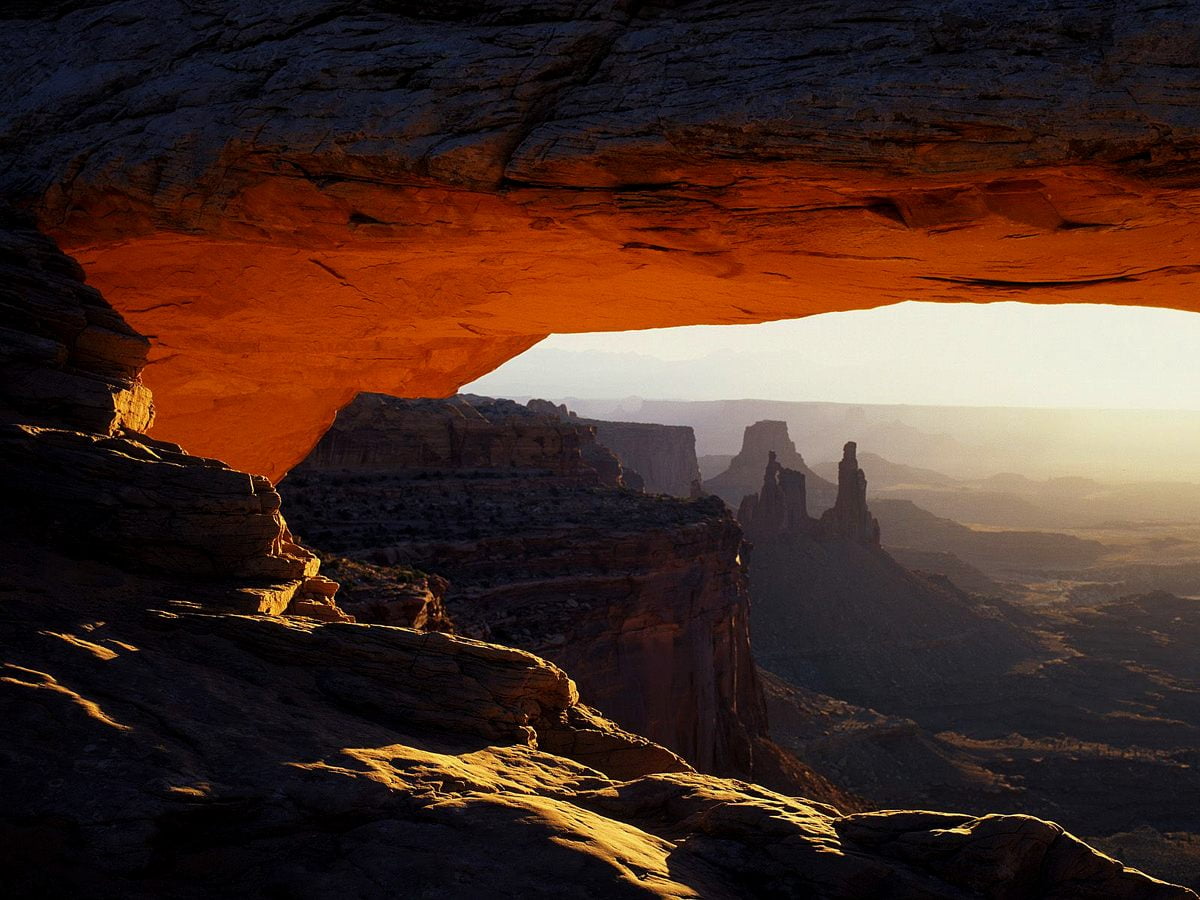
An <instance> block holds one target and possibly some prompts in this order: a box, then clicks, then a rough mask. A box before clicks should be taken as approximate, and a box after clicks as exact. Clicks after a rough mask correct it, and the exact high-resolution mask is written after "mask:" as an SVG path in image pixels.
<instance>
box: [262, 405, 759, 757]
mask: <svg viewBox="0 0 1200 900" xmlns="http://www.w3.org/2000/svg"><path fill="white" fill-rule="evenodd" d="M472 411H475V412H472ZM484 414H486V415H487V416H489V417H490V418H491V419H493V420H494V422H495V424H489V423H487V422H486V420H484V419H483V418H482V415H484ZM473 415H479V416H480V422H483V423H484V424H488V427H489V428H490V429H493V430H489V431H488V432H487V434H489V435H493V434H501V435H505V436H507V435H509V434H510V433H511V429H512V428H513V427H514V426H513V423H514V422H516V423H518V425H519V427H520V428H523V429H524V434H525V440H523V441H522V442H520V446H522V447H526V446H527V447H528V448H529V449H528V451H527V452H523V453H512V452H505V453H504V454H502V455H501V460H502V462H503V465H501V466H492V465H489V466H480V465H479V464H478V463H479V458H478V456H476V455H471V454H466V453H463V454H458V455H454V456H452V455H451V454H448V453H444V452H443V453H431V452H430V450H429V447H430V446H431V445H433V444H436V443H437V442H438V441H440V440H442V439H443V436H444V435H446V434H447V433H448V431H449V430H452V429H457V428H461V423H462V421H463V419H464V417H465V418H467V419H470V420H472V421H473V419H472V416H473ZM343 421H344V423H345V424H343ZM591 432H592V426H591V425H583V424H580V423H579V421H578V420H575V419H572V418H569V417H567V418H562V419H560V418H559V416H558V415H557V413H556V414H555V415H553V416H551V415H550V414H549V413H543V412H542V411H541V408H540V407H538V406H536V405H535V407H534V409H532V410H529V409H526V408H524V407H521V406H519V405H517V404H514V403H511V402H509V401H499V400H491V399H490V398H474V397H472V398H457V399H455V400H453V401H430V400H400V399H397V398H384V397H378V396H369V397H361V398H359V400H357V401H356V402H355V403H354V404H352V405H351V406H350V407H348V408H347V409H346V410H343V411H342V412H341V413H339V416H338V421H337V422H335V424H334V427H333V428H332V429H331V430H330V432H329V434H327V435H326V436H325V437H324V438H322V440H321V442H320V443H319V444H318V445H317V447H316V448H315V449H314V451H313V453H312V455H311V456H310V458H309V459H307V460H305V461H304V462H303V463H301V464H300V465H299V466H298V467H296V469H295V470H294V471H293V472H292V473H291V474H290V475H289V476H288V478H287V479H286V481H285V482H284V483H283V488H282V489H283V491H284V494H285V495H286V497H287V502H288V508H289V510H290V515H291V516H292V518H293V520H294V522H295V526H296V528H297V531H298V533H300V534H301V535H303V537H304V539H305V540H306V541H308V542H310V543H311V544H312V545H313V546H315V547H318V548H320V549H322V550H327V551H333V552H335V553H339V554H343V555H346V556H351V557H354V558H355V559H356V560H358V561H361V562H365V563H367V564H368V565H370V566H380V565H382V566H397V565H402V566H412V567H415V568H417V569H419V570H421V571H423V572H430V573H436V575H437V576H442V577H444V578H446V579H448V581H449V587H448V588H447V589H446V591H445V595H444V598H445V605H446V608H447V610H448V611H449V615H450V618H451V619H452V620H453V621H454V623H455V626H456V627H457V628H458V629H459V630H460V631H462V632H463V633H466V634H469V635H472V636H475V637H479V638H483V639H486V640H492V641H497V642H500V643H504V644H511V645H514V646H518V647H522V648H525V649H527V650H530V651H533V652H535V653H537V654H539V655H541V656H544V657H546V658H547V659H550V660H553V661H554V662H555V663H557V664H558V665H560V666H562V667H563V668H564V669H566V670H567V671H569V672H571V673H572V677H574V678H575V679H577V680H578V682H579V684H580V685H581V687H582V689H583V690H584V692H585V693H586V695H587V696H588V697H589V701H590V702H591V703H593V704H595V705H596V706H597V707H599V708H600V709H602V710H603V711H604V713H605V715H607V716H609V717H611V718H613V719H614V720H615V721H618V722H621V723H624V725H625V726H626V727H628V728H630V729H631V730H633V731H636V732H638V733H640V734H645V735H647V736H648V737H651V738H652V739H653V740H656V741H658V742H659V743H661V744H663V745H665V746H667V747H669V748H671V749H673V750H674V751H676V752H678V753H680V754H681V755H683V756H684V757H685V758H686V759H688V760H689V761H691V762H693V763H694V764H695V765H697V766H698V767H700V768H701V769H703V770H705V771H710V772H712V771H715V772H729V773H737V774H740V775H743V776H749V775H750V774H751V773H753V772H754V771H755V756H756V753H757V752H758V747H759V745H760V744H761V743H762V742H763V741H764V739H765V735H766V723H765V719H764V717H763V713H762V698H761V695H760V692H759V687H758V683H757V679H756V674H755V670H754V667H753V663H752V661H751V656H750V644H749V627H750V626H749V598H748V594H747V590H746V583H745V574H744V572H743V570H742V566H741V564H740V562H739V560H738V553H739V550H740V547H741V541H742V534H741V530H740V529H739V528H738V526H737V524H736V523H735V522H734V521H733V520H732V518H731V517H730V516H729V515H728V513H726V512H725V510H724V508H723V506H722V504H721V503H720V502H719V501H718V500H716V499H715V498H713V499H701V500H696V501H685V500H681V499H674V498H666V497H655V496H646V495H642V494H639V493H635V492H632V491H627V490H622V489H619V488H617V487H616V486H615V485H608V486H603V485H599V482H598V481H597V480H596V478H595V477H594V473H592V472H591V470H584V469H582V468H581V458H580V455H579V450H578V444H577V442H576V439H577V438H578V436H579V435H580V434H581V433H582V434H584V435H586V436H588V437H589V438H590V436H591ZM351 435H352V436H353V437H351ZM563 435H566V436H568V437H570V438H571V440H563ZM510 444H511V441H509V439H508V438H507V437H505V442H504V443H503V444H502V446H505V447H508V446H509V445H510ZM488 446H498V445H493V444H490V443H489V445H488ZM362 447H370V448H372V449H371V450H370V452H369V453H363V452H360V449H359V448H362ZM560 457H561V458H560ZM490 458H491V457H489V459H490ZM585 475H591V477H584V476H585ZM353 608H354V609H355V610H357V611H358V612H357V613H356V614H357V615H360V616H362V615H365V614H366V610H364V608H363V607H362V605H361V604H354V605H353ZM364 620H365V621H380V620H377V619H374V620H373V619H364ZM384 621H386V620H384ZM406 624H407V623H406ZM762 752H763V754H766V755H767V756H769V755H770V754H771V753H772V751H771V750H770V749H769V748H768V749H767V750H763V751H762ZM764 759H765V761H766V762H768V763H769V762H770V761H769V760H766V758H765V757H764ZM772 765H773V764H772Z"/></svg>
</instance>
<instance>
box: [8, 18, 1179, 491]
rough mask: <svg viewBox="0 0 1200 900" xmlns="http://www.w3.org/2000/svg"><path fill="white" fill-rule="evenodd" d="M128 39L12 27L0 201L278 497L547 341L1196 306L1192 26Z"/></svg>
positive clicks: (216, 445) (153, 373) (1035, 21)
mask: <svg viewBox="0 0 1200 900" xmlns="http://www.w3.org/2000/svg"><path fill="white" fill-rule="evenodd" d="M115 9H116V7H115V6H114V5H113V4H111V3H86V4H75V3H49V4H32V3H23V4H19V5H17V6H15V7H10V8H9V10H8V11H6V13H5V15H6V17H7V18H6V19H5V27H4V33H3V35H2V36H0V51H2V52H0V60H3V63H2V66H3V68H2V71H3V73H4V76H5V77H4V78H3V79H2V80H0V84H2V85H3V87H2V88H0V110H2V111H3V112H2V113H0V116H2V118H0V157H2V163H3V165H0V173H2V174H0V192H2V193H3V194H5V195H8V196H11V197H15V198H18V199H19V200H20V202H22V203H23V204H25V205H26V206H28V207H29V208H31V209H33V210H35V211H36V213H37V215H38V219H39V222H40V223H41V224H42V226H43V227H44V228H46V229H48V230H49V231H50V232H51V233H52V234H53V235H55V236H56V237H57V238H59V239H60V240H61V241H62V242H63V243H64V245H65V246H67V247H69V248H70V249H71V251H72V252H73V253H74V254H75V255H76V256H77V257H78V258H79V259H80V261H81V262H82V264H83V265H84V267H85V269H86V270H87V271H88V273H89V278H90V279H91V281H92V283H93V284H95V285H96V286H98V287H99V288H101V289H102V290H104V291H105V292H106V294H107V295H108V296H109V299H110V301H111V302H112V303H114V305H115V306H116V308H117V309H118V310H120V311H121V312H122V313H123V314H124V315H125V316H126V317H127V318H128V320H129V321H130V322H131V323H132V324H133V326H134V327H135V328H137V329H138V330H139V331H140V332H142V333H144V334H153V335H156V336H157V338H156V343H155V346H154V348H153V349H152V354H151V358H152V360H153V362H154V365H153V366H152V368H151V369H150V371H149V373H148V375H147V378H148V384H149V385H150V387H151V388H153V389H154V391H155V392H156V395H157V396H158V398H159V401H160V406H161V407H162V409H161V411H160V415H159V419H158V423H157V425H156V428H157V436H158V437H160V438H162V439H165V440H171V441H176V442H178V443H181V444H183V445H184V446H186V447H188V449H189V450H190V451H191V452H193V453H199V454H202V455H209V456H216V457H219V458H222V459H226V460H228V461H229V462H230V463H231V464H233V465H234V466H235V467H237V468H241V469H244V470H248V471H251V472H259V473H263V474H266V475H268V476H277V475H279V474H281V473H282V472H283V471H286V469H287V468H288V467H289V466H290V465H291V464H293V463H294V462H296V461H298V460H299V459H301V458H302V457H303V456H304V455H305V453H306V452H307V450H308V449H309V448H311V447H312V446H313V445H314V444H315V443H316V440H317V438H318V437H319V436H320V434H321V432H322V431H323V430H324V429H325V428H326V427H327V426H328V425H329V423H330V422H331V421H332V419H333V415H334V412H335V411H336V410H337V409H338V408H339V407H341V406H343V405H345V404H346V403H348V402H349V401H350V399H351V398H352V397H353V396H354V394H355V393H356V392H358V391H364V390H374V391H382V392H386V393H391V394H401V395H408V396H446V395H448V394H450V393H452V392H453V391H454V390H456V389H457V388H458V386H459V385H461V384H463V383H466V382H467V381H469V380H471V379H472V378H473V377H476V376H477V375H479V374H482V373H483V372H486V371H488V370H489V369H491V368H494V367H495V366H496V365H498V364H499V363H500V362H502V361H503V360H504V359H507V358H509V357H511V356H512V355H514V354H516V353H519V352H521V351H522V350H524V349H525V348H527V347H529V346H530V345H531V344H532V343H534V342H536V340H538V338H539V337H541V336H543V335H546V334H549V333H552V332H569V331H591V330H610V329H619V328H645V327H654V326H666V325H682V324H694V323H698V322H708V323H735V322H753V321H762V320H767V319H776V318H781V317H789V316H798V315H809V314H812V313H817V312H823V311H829V310H839V309H855V308H862V307H865V306H873V305H880V304H885V303H891V302H897V301H900V300H911V299H915V298H919V299H933V300H967V301H972V300H996V299H1005V300H1012V299H1020V300H1024V301H1031V302H1054V301H1063V300H1088V301H1090V302H1104V303H1148V304H1158V305H1163V306H1173V307H1178V308H1183V309H1195V308H1196V301H1195V297H1194V290H1193V287H1194V285H1193V282H1194V279H1195V261H1196V259H1197V258H1200V237H1198V235H1200V227H1197V225H1198V224H1200V201H1198V197H1200V191H1198V189H1197V186H1198V184H1200V175H1198V174H1197V173H1198V172H1200V166H1198V165H1197V162H1198V160H1200V140H1198V137H1200V126H1198V125H1197V123H1196V121H1195V116H1194V111H1195V109H1196V107H1197V105H1198V100H1197V89H1196V84H1197V83H1198V79H1197V78H1196V77H1195V76H1196V71H1197V63H1196V60H1195V54H1194V52H1193V49H1194V46H1193V45H1194V42H1195V40H1196V24H1195V20H1196V17H1195V14H1194V9H1193V8H1192V7H1191V5H1190V4H1188V3H1182V4H1178V5H1163V4H1160V3H1152V2H1150V0H1134V2H1131V3H1123V4H1112V3H1100V4H1097V3H1091V2H1085V0H1070V2H1064V3H1058V4H1054V5H1051V6H1025V7H1021V8H1020V9H1014V8H1013V6H1012V4H1004V3H999V2H997V0H988V2H985V3H982V4H980V3H977V2H967V0H956V2H952V3H949V4H937V5H935V6H920V7H903V8H889V9H882V10H881V9H880V7H879V6H878V4H871V3H867V2H865V0H853V2H849V3H843V4H840V5H839V6H837V8H836V9H835V8H832V7H827V6H823V5H816V6H813V5H809V4H791V5H788V6H786V7H781V6H780V5H779V4H772V3H761V2H751V0H742V2H737V3H723V4H714V3H706V2H690V3H679V4H659V3H652V4H640V5H630V4H626V3H623V2H617V0H612V2H606V3H600V4H591V5H586V6H581V5H578V4H549V5H546V4H541V3H535V2H519V3H516V4H507V3H506V4H492V3H475V4H454V5H452V6H451V7H447V8H442V7H437V8H435V7H434V6H431V5H429V4H418V5H412V4H406V5H402V6H400V7H397V6H396V5H394V4H388V3H382V2H381V3H369V4H366V5H362V4H350V5H347V4H345V3H343V2H341V0H302V2H296V3H289V4H286V5H285V6H279V7H272V9H271V10H270V11H263V10H258V9H250V8H246V7H243V6H240V5H238V4H233V3H224V4H217V5H215V6H205V7H195V8H193V7H191V6H188V5H185V4H171V5H169V6H168V7H158V6H156V7H155V8H154V9H153V11H149V8H148V7H147V8H146V9H145V10H142V8H141V7H138V6H136V5H135V6H134V7H131V8H124V7H123V8H121V10H120V11H114V10H115ZM48 47H53V48H54V52H52V53H51V52H47V51H46V48H48ZM214 322H220V323H221V326H220V327H213V323H214ZM784 462H785V464H786V460H785V461H784ZM755 465H756V467H758V466H761V465H762V461H761V460H760V461H756V464H755ZM754 487H755V486H754V485H750V486H748V487H747V488H746V490H744V491H742V492H739V493H738V495H737V496H736V497H734V498H733V500H732V502H736V501H737V500H738V499H740V497H741V495H742V494H743V493H745V492H747V491H748V490H752V489H753V488H754ZM811 488H812V486H811V485H810V495H812V496H813V497H814V498H815V494H813V492H812V490H811Z"/></svg>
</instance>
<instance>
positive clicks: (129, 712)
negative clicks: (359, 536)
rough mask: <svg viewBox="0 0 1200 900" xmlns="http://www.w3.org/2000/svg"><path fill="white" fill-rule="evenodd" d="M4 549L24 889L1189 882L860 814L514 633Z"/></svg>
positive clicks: (1015, 828) (1057, 841)
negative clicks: (781, 788)
mask: <svg viewBox="0 0 1200 900" xmlns="http://www.w3.org/2000/svg"><path fill="white" fill-rule="evenodd" d="M7 547H8V548H9V549H14V548H15V549H19V551H20V554H19V555H17V556H14V557H13V558H12V561H11V564H7V565H6V566H5V567H4V568H3V569H2V570H0V581H2V583H3V585H2V586H3V589H4V595H5V613H6V614H5V616H4V617H2V618H0V643H2V644H3V646H4V648H5V658H4V664H3V666H2V667H0V712H2V713H3V715H4V721H5V723H6V724H7V726H8V727H7V729H6V731H5V740H4V746H3V753H4V765H3V766H2V767H0V787H2V788H3V791H4V797H5V802H4V805H3V809H0V829H3V834H4V838H5V840H4V842H3V844H2V845H0V876H2V877H3V879H4V884H5V886H6V889H7V890H8V891H9V892H10V893H12V894H14V895H15V896H64V895H86V896H89V897H97V898H117V897H121V898H150V897H163V896H171V897H181V898H191V897H196V898H199V897H244V896H259V895H270V894H277V895H278V894H288V895H291V896H297V897H304V898H324V897H335V896H345V895H346V893H347V892H348V891H349V892H352V893H353V894H354V895H356V896H362V897H365V898H383V897H391V896H395V895H396V892H397V890H400V891H401V892H404V893H410V894H417V895H422V894H423V895H430V896H456V897H469V896H484V895H486V896H496V895H502V896H530V897H537V896H551V895H553V896H557V897H564V896H565V897H577V898H584V897H595V896H626V895H628V896H631V897H633V896H664V897H667V896H688V895H702V896H705V897H714V898H733V897H745V896H774V895H776V894H778V893H781V892H787V893H790V894H793V895H797V894H799V895H804V896H814V897H818V898H830V900H832V898H841V900H846V898H859V897H871V896H878V895H879V893H880V891H882V890H884V888H885V886H886V890H887V891H888V893H889V896H892V897H896V898H902V900H903V898H911V900H916V898H923V900H924V898H946V900H951V898H954V900H959V898H961V897H963V896H985V895H986V896H1009V895H1008V894H1004V893H1003V891H1005V890H1007V889H1008V888H1007V887H1006V886H1007V885H1014V886H1019V887H1020V889H1021V890H1022V891H1023V893H1021V894H1020V895H1019V896H1021V897H1044V898H1052V897H1066V896H1069V897H1096V898H1100V897H1104V898H1111V900H1125V898H1134V900H1148V898H1150V900H1185V898H1188V897H1194V895H1193V894H1191V893H1190V892H1188V891H1186V890H1184V889H1182V888H1176V887H1171V886H1169V885H1166V884H1163V883H1162V882H1158V881H1155V880H1153V879H1151V878H1149V877H1147V876H1145V875H1142V874H1141V873H1138V872H1136V871H1133V870H1131V869H1124V868H1122V867H1121V865H1120V864H1119V863H1116V862H1114V861H1112V860H1110V859H1108V858H1107V857H1104V856H1102V855H1100V854H1098V853H1096V851H1094V850H1091V849H1090V848H1088V847H1086V845H1083V844H1081V843H1079V842H1078V841H1076V840H1075V839H1074V838H1071V837H1070V836H1069V835H1066V834H1063V833H1062V832H1061V829H1058V828H1057V827H1056V826H1053V825H1050V824H1048V823H1045V822H1041V821H1039V820H1036V819H1030V818H1028V817H1019V816H1004V817H996V816H989V817H972V816H965V815H961V816H952V815H946V814H936V813H889V814H875V815H870V816H862V815H848V816H845V815H841V814H839V813H838V811H837V810H836V809H833V808H832V807H829V806H826V805H823V804H820V803H814V802H811V801H807V800H802V799H799V798H795V797H788V796H784V795H780V794H776V793H773V792H771V791H768V790H765V789H763V788H760V787H757V786H754V785H750V784H747V783H745V782H738V781H728V780H724V779H720V778H714V777H712V776H705V775H698V774H696V773H694V772H691V771H690V770H689V769H688V767H687V766H686V765H684V764H682V763H681V762H680V761H679V760H678V759H677V758H675V757H673V756H671V755H670V754H668V753H666V751H664V750H662V748H659V747H655V746H654V745H652V744H650V743H649V742H647V741H645V740H643V739H638V738H637V737H635V736H633V735H629V734H627V733H624V732H621V731H620V730H619V729H617V728H616V727H615V726H613V725H612V723H610V722H606V721H604V720H603V719H601V718H599V717H598V716H597V715H596V714H595V713H594V712H592V711H591V710H589V709H587V708H586V707H584V706H582V705H581V704H580V703H579V702H578V700H577V692H576V690H575V687H574V685H573V683H572V682H571V680H570V679H569V678H567V677H566V676H565V675H564V674H563V673H562V672H561V671H560V670H558V669H557V668H556V667H554V666H552V665H550V664H548V663H546V662H544V661H542V660H539V659H537V658H536V657H533V656H531V655H529V654H527V653H523V652H521V651H518V650H511V649H506V648H502V647H495V646H490V645H486V644H480V643H477V642H473V641H467V640H463V639H460V638H454V637H449V636H446V635H440V634H420V633H416V632H413V631H409V630H406V629H399V628H384V627H379V626H364V625H346V624H340V625H339V624H331V625H325V624H318V623H313V622H301V621H297V620H288V619H281V618H267V617H261V616H235V615H213V614H211V613H204V612H201V611H198V610H197V609H196V608H195V607H194V606H191V605H189V604H187V603H181V602H178V601H179V599H180V598H181V596H185V595H180V593H179V591H178V590H177V589H171V588H165V589H164V586H163V584H162V583H161V582H159V581H155V580H152V579H146V578H139V577H137V576H126V577H124V578H123V579H122V580H120V581H117V580H114V579H113V577H112V573H113V572H114V570H113V569H112V568H111V566H107V565H103V564H95V563H93V564H88V563H82V564H75V563H71V562H69V561H67V560H64V559H63V558H62V557H59V556H56V555H55V554H53V553H49V552H48V551H46V550H45V549H44V548H41V547H37V546H35V545H28V544H24V543H18V544H17V545H14V544H11V543H10V544H8V545H7ZM46 572H52V573H56V578H55V579H54V580H47V579H46V578H45V577H44V575H43V573H46ZM31 575H32V576H34V577H32V578H31V577H30V576H31ZM81 596H86V597H87V604H86V608H83V606H82V605H81V603H80V601H79V597H81ZM172 598H174V599H175V601H176V602H171V601H172ZM134 599H136V602H131V600H134ZM146 610H149V611H148V612H147V611H146ZM398 848H399V851H400V852H398ZM1014 890H1015V887H1014ZM997 891H1000V892H1001V893H996V892H997ZM1013 896H1018V895H1013Z"/></svg>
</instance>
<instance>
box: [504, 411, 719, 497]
mask: <svg viewBox="0 0 1200 900" xmlns="http://www.w3.org/2000/svg"><path fill="white" fill-rule="evenodd" d="M527 405H528V407H529V409H531V410H534V411H536V412H538V413H541V414H543V415H550V416H558V417H559V418H560V419H562V420H563V421H570V422H578V423H579V424H582V425H588V426H591V427H592V428H594V429H595V431H596V440H597V441H598V442H599V443H601V444H603V445H604V446H605V447H607V448H608V449H609V450H611V451H612V452H613V453H614V454H616V455H617V457H619V458H620V460H621V463H622V465H623V466H624V468H625V471H626V472H627V473H628V472H629V471H630V470H631V469H632V470H633V471H635V472H636V473H637V477H638V478H639V479H640V481H641V483H640V485H639V484H635V483H634V482H633V481H632V480H631V479H630V477H629V476H628V475H627V476H626V478H625V483H626V486H628V487H639V488H640V489H643V490H645V491H646V492H647V493H650V494H670V495H671V496H672V497H693V496H697V492H698V490H702V485H703V480H702V478H701V475H700V466H699V463H698V462H697V460H696V433H695V432H694V431H693V430H692V428H691V426H689V425H659V424H657V423H653V422H611V421H608V420H602V419H587V418H581V417H580V416H579V415H577V414H576V413H574V412H571V411H570V410H569V409H568V408H567V406H566V404H557V405H556V404H554V403H551V402H550V401H549V400H530V401H529V403H528V404H527ZM696 483H699V484H700V486H701V487H700V488H697V486H696Z"/></svg>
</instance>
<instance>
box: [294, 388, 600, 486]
mask: <svg viewBox="0 0 1200 900" xmlns="http://www.w3.org/2000/svg"><path fill="white" fill-rule="evenodd" d="M304 464H305V468H306V469H307V470H313V469H349V468H353V469H360V470H364V471H365V470H371V469H375V470H379V471H387V470H392V469H402V470H407V471H421V470H428V471H438V470H449V471H457V470H460V469H485V470H486V469H493V470H501V471H502V470H505V469H531V470H545V471H546V472H547V473H549V474H552V475H556V476H559V477H561V478H564V479H569V480H575V481H578V483H580V484H593V485H597V484H606V485H610V486H613V487H616V486H617V485H619V484H621V465H620V462H619V460H617V459H615V458H614V457H613V456H612V454H611V453H609V452H608V451H607V450H606V449H605V448H604V447H598V446H596V435H595V429H594V428H592V427H591V426H588V425H584V424H580V423H577V422H570V421H567V422H562V421H560V419H559V417H558V416H557V415H546V414H543V413H540V412H537V411H536V410H531V409H528V408H527V407H524V406H521V405H520V404H519V403H513V402H512V401H511V400H493V399H492V398H490V397H473V396H471V395H459V396H454V397H450V398H448V399H445V400H400V399H398V398H396V397H388V396H385V395H381V394H360V395H359V396H358V397H356V398H355V399H354V402H353V403H351V404H350V405H348V406H346V407H345V408H343V409H342V410H340V411H339V412H338V415H337V418H336V419H335V420H334V423H333V425H332V426H331V427H330V429H329V431H328V432H326V434H325V436H324V437H323V438H322V439H321V442H320V443H319V444H318V445H317V446H316V447H315V448H313V452H312V453H310V454H309V455H308V457H307V458H306V459H305V461H304Z"/></svg>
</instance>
